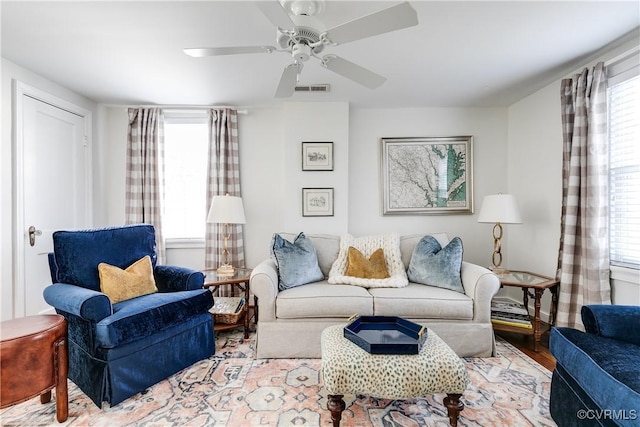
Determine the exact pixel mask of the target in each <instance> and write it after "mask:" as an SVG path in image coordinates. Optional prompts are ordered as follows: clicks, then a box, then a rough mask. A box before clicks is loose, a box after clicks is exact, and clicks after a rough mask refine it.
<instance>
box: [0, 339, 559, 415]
mask: <svg viewBox="0 0 640 427" xmlns="http://www.w3.org/2000/svg"><path fill="white" fill-rule="evenodd" d="M254 349H255V340H254V339H253V335H252V337H251V338H250V339H249V340H243V339H242V331H239V330H238V331H229V332H221V333H219V334H218V335H217V339H216V354H215V355H214V356H212V357H210V358H208V359H206V360H203V361H201V362H198V363H196V364H194V365H192V366H191V367H189V368H187V369H184V370H183V371H181V372H178V373H177V374H175V375H173V376H172V377H170V378H168V379H167V380H164V381H162V382H160V383H158V384H156V385H154V386H153V387H150V388H149V389H147V390H145V391H144V392H143V393H140V394H138V395H135V396H133V397H131V398H129V399H127V400H125V401H124V402H122V403H120V404H119V405H116V406H114V407H109V405H107V404H105V406H104V407H103V409H102V410H100V409H98V408H97V407H96V406H95V405H94V404H93V403H92V402H91V400H89V398H88V397H86V396H85V395H84V394H83V393H82V392H81V391H80V389H78V388H77V387H76V386H75V384H73V383H72V382H71V381H70V382H69V419H68V420H67V421H66V422H65V423H63V424H59V423H58V422H57V421H56V417H55V393H53V395H54V398H53V399H52V401H51V402H50V403H47V404H41V403H40V400H39V398H35V399H31V400H29V401H27V402H24V403H21V404H19V405H15V406H12V407H10V408H6V409H3V410H2V411H0V423H1V425H3V426H47V425H50V426H65V425H68V426H105V427H106V426H108V427H113V426H149V427H160V426H229V427H236V426H237V427H244V426H330V425H331V417H330V414H329V411H328V410H327V409H326V408H327V393H326V390H325V389H324V387H323V386H322V382H321V378H320V367H321V361H320V360H319V359H254V354H255V352H254ZM464 361H465V364H466V366H467V369H468V372H469V378H470V384H469V386H468V388H467V390H466V392H465V393H464V394H463V396H462V401H463V402H464V404H465V408H464V410H463V411H462V413H461V416H460V420H459V422H458V425H459V426H477V427H486V426H494V427H495V426H509V427H513V426H535V427H538V426H541V427H543V426H555V423H554V422H553V421H552V420H551V417H550V416H549V386H550V381H551V374H550V372H549V371H548V370H547V369H545V368H544V367H542V366H540V365H539V364H538V363H536V362H535V361H533V360H532V359H530V358H529V357H527V356H526V355H524V354H523V353H522V352H520V351H519V350H517V349H516V348H515V347H513V346H512V345H510V344H509V343H507V342H505V341H503V340H502V339H500V338H498V339H497V356H496V357H490V358H465V359H464ZM444 397H445V395H444V394H436V395H433V396H429V397H427V398H424V399H412V400H388V399H378V398H375V397H370V396H345V402H346V405H347V408H346V410H345V411H344V412H343V415H342V423H341V425H342V426H345V427H347V426H358V427H360V426H384V427H392V426H393V427H395V426H398V427H399V426H448V425H449V420H448V418H447V416H446V413H447V412H446V408H445V407H444V406H443V404H442V400H443V398H444Z"/></svg>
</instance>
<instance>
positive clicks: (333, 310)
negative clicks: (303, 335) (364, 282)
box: [276, 281, 373, 319]
mask: <svg viewBox="0 0 640 427" xmlns="http://www.w3.org/2000/svg"><path fill="white" fill-rule="evenodd" d="M355 313H358V314H360V315H369V316H370V315H373V298H372V297H371V294H369V292H367V290H366V289H364V288H361V287H357V286H350V285H331V284H329V283H327V282H326V281H321V282H316V283H311V284H309V285H305V286H299V287H297V288H291V289H287V290H285V291H281V292H279V293H278V298H277V300H276V317H277V318H278V319H298V318H335V317H338V318H340V317H342V318H347V317H350V316H351V315H353V314H355Z"/></svg>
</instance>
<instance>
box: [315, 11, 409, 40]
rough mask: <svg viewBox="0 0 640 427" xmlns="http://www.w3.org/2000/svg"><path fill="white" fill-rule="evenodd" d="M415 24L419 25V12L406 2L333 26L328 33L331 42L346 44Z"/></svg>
mask: <svg viewBox="0 0 640 427" xmlns="http://www.w3.org/2000/svg"><path fill="white" fill-rule="evenodd" d="M414 25H418V14H417V13H416V11H415V10H414V9H413V7H411V5H410V4H409V3H407V2H404V3H400V4H399V5H396V6H391V7H390V8H388V9H383V10H381V11H379V12H375V13H372V14H371V15H366V16H363V17H362V18H357V19H354V20H353V21H349V22H345V23H344V24H341V25H338V26H336V27H333V28H331V29H329V30H327V32H326V35H327V37H328V39H329V40H330V41H331V42H333V43H336V44H344V43H348V42H352V41H354V40H360V39H364V38H367V37H371V36H376V35H378V34H384V33H388V32H391V31H396V30H401V29H403V28H407V27H412V26H414Z"/></svg>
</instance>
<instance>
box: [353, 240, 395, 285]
mask: <svg viewBox="0 0 640 427" xmlns="http://www.w3.org/2000/svg"><path fill="white" fill-rule="evenodd" d="M344 275H345V276H352V277H360V278H363V279H386V278H388V277H389V270H387V263H386V262H385V260H384V252H383V251H382V248H378V249H376V250H375V251H374V252H373V253H372V254H371V256H370V257H369V259H367V258H366V257H365V256H364V255H362V252H360V251H359V250H357V249H356V248H354V247H353V246H349V251H348V253H347V269H346V271H345V273H344Z"/></svg>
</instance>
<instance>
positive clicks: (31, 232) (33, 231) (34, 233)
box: [29, 225, 42, 246]
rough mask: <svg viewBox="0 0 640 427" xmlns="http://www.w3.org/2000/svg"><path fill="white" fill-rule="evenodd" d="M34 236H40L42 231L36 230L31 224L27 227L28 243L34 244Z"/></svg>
mask: <svg viewBox="0 0 640 427" xmlns="http://www.w3.org/2000/svg"><path fill="white" fill-rule="evenodd" d="M36 236H42V231H41V230H36V228H35V227H34V226H33V225H32V226H31V227H29V245H31V246H35V244H36Z"/></svg>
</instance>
